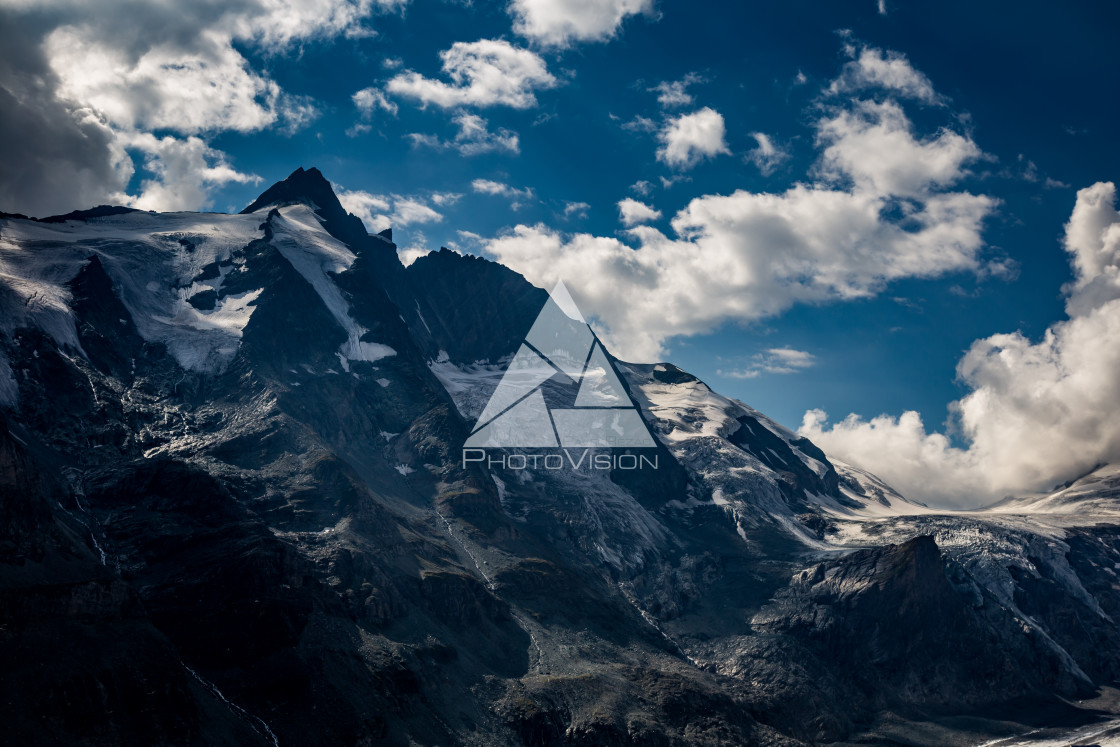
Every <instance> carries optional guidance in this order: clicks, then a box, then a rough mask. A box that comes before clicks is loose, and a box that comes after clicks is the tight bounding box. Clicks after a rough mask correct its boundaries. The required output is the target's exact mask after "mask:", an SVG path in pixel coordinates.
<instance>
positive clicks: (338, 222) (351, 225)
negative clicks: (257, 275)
mask: <svg viewBox="0 0 1120 747" xmlns="http://www.w3.org/2000/svg"><path fill="white" fill-rule="evenodd" d="M296 203H303V204H305V205H311V206H313V207H314V208H315V212H316V213H318V215H319V217H320V218H321V219H322V221H323V225H324V226H325V227H326V228H327V230H328V231H330V233H331V234H332V235H333V236H334V237H335V238H338V239H340V240H342V241H344V242H346V243H348V244H351V245H352V246H353V247H354V248H355V249H357V247H358V246H359V245H360V244H361V243H362V242H363V241H365V240H366V238H367V237H368V235H369V234H368V233H367V231H366V228H365V224H363V223H362V221H361V219H360V218H357V217H355V216H353V215H350V214H349V213H348V212H346V209H345V208H344V207H342V203H341V202H339V201H338V196H337V195H336V194H335V192H334V187H333V186H331V183H330V182H329V181H327V178H326V177H325V176H323V172H321V171H319V169H317V168H315V167H314V166H312V167H311V168H309V169H304V168H303V167H302V166H300V167H299V168H298V169H296V170H295V171H293V172H292V173H291V174H289V175H288V178H287V179H284V180H283V181H279V182H276V183H275V184H273V185H272V186H271V187H269V188H268V189H266V190H265V191H264V192H262V193H261V196H260V197H258V198H257V199H256V200H254V201H253V203H252V204H251V205H249V207H247V208H245V209H244V210H242V211H241V213H242V214H246V213H255V212H258V211H261V210H264V209H266V208H273V207H281V206H283V205H292V204H296ZM381 236H382V237H383V238H387V239H388V241H390V242H392V240H393V238H392V233H391V232H390V233H389V234H388V236H386V235H385V233H384V232H382V234H381Z"/></svg>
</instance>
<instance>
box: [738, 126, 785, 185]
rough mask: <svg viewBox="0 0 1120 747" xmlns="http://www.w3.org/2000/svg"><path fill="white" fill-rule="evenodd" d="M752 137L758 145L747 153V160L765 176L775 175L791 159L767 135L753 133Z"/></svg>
mask: <svg viewBox="0 0 1120 747" xmlns="http://www.w3.org/2000/svg"><path fill="white" fill-rule="evenodd" d="M751 137H753V138H754V141H755V142H756V143H758V145H756V146H755V147H754V148H752V149H751V150H750V152H748V153H747V155H746V159H745V160H746V161H747V162H748V163H753V164H754V165H755V167H757V168H758V170H759V171H760V172H762V175H763V176H770V175H771V174H773V173H774V171H775V170H776V169H777V168H778V167H779V166H781V165H782V164H783V163H785V161H786V160H787V159H788V158H789V153H787V152H786V151H785V150H783V149H782V148H779V147H778V146H777V145H775V144H774V141H773V140H772V139H771V138H770V136H769V135H767V134H766V133H763V132H752V133H751Z"/></svg>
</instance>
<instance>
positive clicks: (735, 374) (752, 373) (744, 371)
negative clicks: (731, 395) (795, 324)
mask: <svg viewBox="0 0 1120 747" xmlns="http://www.w3.org/2000/svg"><path fill="white" fill-rule="evenodd" d="M816 362H817V360H816V356H814V355H813V354H812V353H809V352H806V351H804V350H796V349H794V348H770V349H769V350H767V351H765V352H763V353H757V354H756V355H754V356H753V357H752V358H751V360H750V363H749V364H748V365H747V366H745V367H742V368H734V369H730V370H722V369H721V370H719V371H716V373H717V374H719V375H720V376H727V377H729V378H732V379H756V378H758V377H759V376H762V375H763V374H791V373H797V372H798V371H803V370H804V369H806V368H810V367H812V366H813V365H815V364H816Z"/></svg>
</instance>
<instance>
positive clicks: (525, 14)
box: [509, 0, 653, 47]
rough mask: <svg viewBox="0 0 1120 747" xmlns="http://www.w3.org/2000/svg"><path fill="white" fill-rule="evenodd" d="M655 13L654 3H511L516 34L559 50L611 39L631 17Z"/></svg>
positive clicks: (585, 0) (591, 0)
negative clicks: (628, 17) (624, 21)
mask: <svg viewBox="0 0 1120 747" xmlns="http://www.w3.org/2000/svg"><path fill="white" fill-rule="evenodd" d="M652 11H653V0H511V2H510V4H509V12H510V15H511V16H513V19H514V23H513V29H514V31H516V32H517V33H518V34H520V35H522V36H524V37H527V38H529V39H532V40H533V41H536V42H538V43H540V44H545V45H549V46H556V47H565V46H568V45H570V44H571V43H573V42H581V41H603V40H606V39H609V38H611V37H612V36H614V35H615V33H616V32H617V31H618V28H619V26H621V25H622V22H623V20H624V19H625V18H626V17H627V16H632V15H637V14H639V13H647V14H648V13H651V12H652Z"/></svg>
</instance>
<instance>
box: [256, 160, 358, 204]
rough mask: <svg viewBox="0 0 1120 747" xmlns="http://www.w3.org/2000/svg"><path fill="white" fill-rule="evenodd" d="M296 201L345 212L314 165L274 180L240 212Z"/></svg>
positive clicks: (332, 189) (321, 173)
mask: <svg viewBox="0 0 1120 747" xmlns="http://www.w3.org/2000/svg"><path fill="white" fill-rule="evenodd" d="M297 202H303V203H307V202H313V203H315V206H316V207H317V208H319V210H320V211H323V212H329V213H333V212H335V211H336V210H337V211H341V212H343V213H345V211H344V210H343V209H342V204H341V203H339V201H338V197H337V196H336V195H335V193H334V188H333V187H332V186H331V183H330V182H329V181H327V178H326V177H325V176H323V172H321V171H319V169H317V168H315V167H314V166H313V167H311V168H310V169H304V168H303V167H302V166H300V167H299V168H298V169H296V170H295V171H293V172H292V173H291V174H289V175H288V177H287V178H286V179H284V180H283V181H279V182H276V183H275V184H273V185H272V186H271V187H269V188H268V189H266V190H265V191H264V192H262V193H261V196H260V197H258V198H257V199H256V200H254V201H253V202H252V204H250V205H249V206H248V207H247V208H245V209H244V210H242V211H241V213H242V214H243V215H244V214H247V213H255V212H257V211H258V210H262V209H264V208H266V207H277V206H280V205H289V204H292V203H297Z"/></svg>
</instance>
